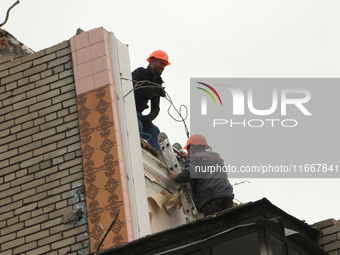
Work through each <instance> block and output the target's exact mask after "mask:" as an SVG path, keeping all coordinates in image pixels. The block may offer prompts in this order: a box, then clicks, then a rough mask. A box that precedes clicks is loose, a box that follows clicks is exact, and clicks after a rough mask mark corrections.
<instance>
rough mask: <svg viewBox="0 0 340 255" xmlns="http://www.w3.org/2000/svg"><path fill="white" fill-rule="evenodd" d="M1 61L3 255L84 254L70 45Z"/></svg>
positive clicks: (0, 210) (82, 199)
mask: <svg viewBox="0 0 340 255" xmlns="http://www.w3.org/2000/svg"><path fill="white" fill-rule="evenodd" d="M0 63H1V64H0V255H4V254H34V255H37V254H57V255H60V254H89V251H90V247H89V235H88V225H87V223H88V222H87V216H86V205H85V194H84V190H85V188H84V174H83V166H82V165H83V160H82V152H81V143H80V132H79V122H78V109H77V100H76V93H75V83H74V77H73V69H72V66H73V65H72V54H71V48H70V44H69V41H64V42H62V43H60V44H58V45H55V46H53V47H50V48H48V49H45V50H42V51H39V52H36V53H34V54H31V55H28V56H26V57H23V58H19V59H15V60H11V59H10V58H6V59H0Z"/></svg>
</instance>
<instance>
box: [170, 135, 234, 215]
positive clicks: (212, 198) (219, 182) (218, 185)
mask: <svg viewBox="0 0 340 255" xmlns="http://www.w3.org/2000/svg"><path fill="white" fill-rule="evenodd" d="M208 148H210V146H209V145H208V143H207V140H206V138H205V137H204V136H202V135H199V134H195V135H192V136H190V137H189V139H188V141H187V144H186V145H185V147H184V149H186V150H187V151H188V153H185V152H183V151H181V152H180V155H181V156H182V157H183V158H185V159H186V160H185V168H184V169H183V171H182V172H180V173H177V172H175V171H172V172H170V179H171V180H172V181H173V182H177V183H185V182H190V184H191V190H192V196H193V200H194V203H195V205H196V208H197V210H198V212H200V213H203V214H204V215H205V216H207V215H210V214H213V213H216V212H219V211H222V210H225V209H228V208H231V207H233V198H234V194H233V187H232V186H231V184H230V182H229V180H228V176H227V173H226V171H224V170H225V169H226V168H225V167H224V161H223V159H221V157H220V155H219V154H218V153H216V152H211V151H207V149H208Z"/></svg>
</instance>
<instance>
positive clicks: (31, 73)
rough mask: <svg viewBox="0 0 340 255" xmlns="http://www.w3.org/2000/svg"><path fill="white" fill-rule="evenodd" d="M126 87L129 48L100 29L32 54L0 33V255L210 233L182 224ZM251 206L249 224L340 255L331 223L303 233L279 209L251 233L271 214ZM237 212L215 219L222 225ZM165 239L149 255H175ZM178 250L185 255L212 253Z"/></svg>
mask: <svg viewBox="0 0 340 255" xmlns="http://www.w3.org/2000/svg"><path fill="white" fill-rule="evenodd" d="M14 45H16V46H14ZM132 89H133V86H132V82H131V68H130V62H129V53H128V47H127V46H126V45H125V44H123V43H121V42H120V41H119V40H117V38H116V37H115V35H114V34H113V33H110V32H107V31H106V30H105V29H104V28H96V29H93V30H90V31H88V32H85V33H81V34H79V35H76V36H74V37H72V38H71V39H70V40H66V41H64V42H61V43H60V44H57V45H55V46H52V47H50V48H47V49H44V50H41V51H38V52H33V51H32V50H30V49H29V48H28V47H26V46H24V45H23V44H21V43H20V42H19V41H18V40H17V39H16V38H15V37H14V36H12V35H10V34H9V33H7V32H6V33H5V34H2V35H0V255H10V254H34V255H36V254H50V255H52V254H53V255H64V254H90V253H95V252H96V251H99V252H104V253H106V254H116V253H117V254H120V253H119V252H122V250H118V249H126V250H127V251H130V250H131V249H132V250H133V249H136V247H135V246H134V245H136V242H137V244H138V245H140V243H138V242H143V240H145V241H146V242H149V241H151V242H152V244H153V242H154V241H152V240H151V239H145V238H152V237H153V236H156V237H157V235H158V237H162V235H164V236H166V235H167V234H170V235H171V234H175V232H167V231H176V230H169V229H177V228H178V229H181V230H183V231H184V232H183V233H186V232H185V231H186V230H185V229H186V228H188V232H187V233H191V235H192V236H193V238H192V239H185V238H183V240H182V241H181V245H182V246H183V247H184V246H185V242H187V243H190V242H192V241H194V239H195V240H196V241H197V240H198V239H197V238H198V237H197V238H196V237H194V236H195V235H194V233H195V228H200V226H207V228H210V227H209V226H210V224H215V223H214V221H216V220H214V218H207V219H203V220H200V221H199V222H196V223H195V222H193V223H189V224H186V215H185V214H184V213H183V208H181V207H180V199H179V197H178V195H177V187H176V185H175V184H174V183H172V182H171V181H170V179H169V176H168V170H167V169H166V165H165V163H164V160H163V158H162V155H161V154H160V153H159V152H157V151H156V150H154V149H153V148H151V147H150V146H149V144H147V143H146V142H144V141H141V140H140V138H139V133H138V125H137V118H136V112H135V103H134V97H133V93H129V92H131V90H132ZM170 139H171V138H170ZM249 207H250V208H251V209H252V210H253V211H254V214H252V215H247V217H248V218H247V223H249V221H252V222H255V223H256V224H257V225H256V226H260V228H263V227H266V226H269V225H270V227H272V224H274V223H275V222H276V223H277V222H279V223H277V224H281V225H280V227H282V224H283V225H284V223H287V222H288V224H289V228H290V229H294V226H292V225H294V224H295V225H296V229H295V231H297V232H299V231H300V232H301V231H307V232H308V231H310V232H311V233H312V234H310V235H309V234H308V233H307V234H304V235H302V237H303V238H305V237H306V236H307V237H308V238H307V237H306V238H307V239H308V242H312V243H313V245H315V247H321V248H320V249H319V248H318V249H319V250H318V252H319V253H317V254H322V253H321V252H322V251H321V249H323V250H324V251H326V252H327V253H329V254H333V255H339V251H340V224H339V222H338V221H335V220H327V221H324V222H321V223H318V224H316V225H315V226H308V225H307V224H305V223H301V224H300V223H298V222H299V221H298V220H297V219H294V220H292V219H291V218H290V217H291V216H289V217H288V216H287V215H286V214H284V213H282V212H281V211H280V212H279V213H272V214H273V215H272V216H273V217H271V218H275V217H276V216H282V217H284V218H289V219H288V220H284V221H283V223H282V222H281V221H280V220H277V221H275V222H274V223H268V224H267V225H266V224H263V225H261V224H259V223H257V220H259V221H261V220H262V221H263V220H264V219H266V220H268V218H266V217H262V218H261V217H258V216H257V215H258V214H257V213H255V212H258V211H259V210H260V209H259V208H262V207H264V208H265V211H264V212H266V214H270V212H271V210H272V211H274V212H276V211H277V209H276V208H275V207H274V206H271V205H270V204H268V203H267V202H266V201H262V202H259V203H253V204H252V205H250V206H249ZM237 210H239V211H238V212H239V213H242V212H243V211H244V210H245V209H244V207H243V209H242V207H240V208H237V207H236V209H235V211H236V212H237ZM268 211H269V212H268ZM239 213H235V212H232V211H231V212H228V213H225V215H222V216H221V215H220V216H218V217H220V218H218V219H222V218H223V217H225V218H228V217H229V221H230V222H232V221H233V220H232V219H235V220H236V219H237V217H240V214H239ZM230 217H231V218H230ZM249 217H250V220H249ZM218 219H217V221H218ZM221 222H223V221H219V222H218V224H221ZM216 224H217V223H216ZM229 227H232V226H231V225H228V226H227V225H226V228H229ZM222 228H223V226H222ZM274 228H275V227H274ZM306 229H307V230H306ZM164 231H165V232H164ZM218 231H220V232H221V231H222V229H221V228H219V229H218ZM222 232H223V231H222ZM155 233H160V234H155ZM162 233H163V234H162ZM164 233H165V234H164ZM197 233H200V231H197ZM209 233H210V234H211V235H213V234H214V233H213V231H212V230H211V231H210V232H209ZM226 233H227V232H226ZM259 233H260V232H259ZM261 233H262V232H261ZM280 233H281V232H280ZM151 234H153V235H151ZM215 234H216V233H215ZM149 235H151V236H149ZM148 236H149V237H148ZM163 238H164V237H163ZM206 238H208V237H206ZM228 238H229V237H228ZM284 238H285V237H284ZM284 238H283V237H282V238H281V239H284ZM209 240H210V239H209ZM261 240H262V241H263V240H264V239H261ZM166 241H167V240H165V239H164V240H163V239H162V242H161V243H162V244H163V246H162V247H163V248H162V247H161V248H160V247H159V246H158V247H157V251H158V253H161V252H164V251H165V249H167V250H173V249H175V248H176V245H177V244H176V243H174V242H170V241H171V240H168V241H169V243H168V244H167V242H166ZM262 241H261V242H262ZM155 242H156V241H155ZM291 242H293V243H294V240H293V241H292V240H289V241H288V243H289V244H290V243H291ZM144 246H145V245H144ZM144 246H143V245H142V246H140V247H144ZM292 246H294V247H295V243H294V244H292ZM115 247H121V248H115ZM151 247H152V246H151ZM185 247H186V248H185V249H187V250H183V254H209V253H204V252H207V251H208V252H211V254H218V253H213V252H212V250H210V248H209V249H206V248H204V249H205V250H204V251H201V248H198V249H197V251H196V250H190V249H188V248H187V246H185ZM200 247H201V246H200ZM115 249H116V250H115ZM129 249H130V250H129ZM162 249H163V251H162ZM155 250H156V247H155ZM198 250H199V251H198ZM295 250H296V251H297V252H298V251H300V250H302V251H301V254H314V253H313V252H311V251H309V250H308V249H307V250H306V249H303V248H301V249H300V248H296V249H295ZM305 250H306V251H305ZM283 251H284V252H285V253H284V252H283V253H282V254H295V253H291V252H290V251H289V249H285V250H283ZM173 252H174V251H173ZM185 252H187V253H185ZM202 252H203V253H202ZM304 252H306V253H304ZM308 252H309V253H308ZM146 253H149V254H153V252H152V250H148V251H147V250H145V254H146ZM121 254H124V253H121ZM125 254H128V253H125ZM130 254H131V253H130ZM141 254H143V253H141ZM172 254H176V253H175V252H174V253H172ZM259 254H273V253H272V251H271V250H270V249H269V250H267V249H264V248H261V249H260V253H259ZM296 254H300V253H296ZM315 254H316V253H315Z"/></svg>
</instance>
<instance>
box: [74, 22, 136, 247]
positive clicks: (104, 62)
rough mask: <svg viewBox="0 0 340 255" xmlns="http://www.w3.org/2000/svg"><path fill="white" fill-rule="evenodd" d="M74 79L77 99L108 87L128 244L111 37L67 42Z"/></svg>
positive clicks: (85, 36)
mask: <svg viewBox="0 0 340 255" xmlns="http://www.w3.org/2000/svg"><path fill="white" fill-rule="evenodd" d="M70 43H71V51H72V59H73V69H74V79H75V84H76V93H77V95H80V94H83V93H85V92H89V91H91V90H93V89H96V88H99V87H102V86H106V85H110V91H111V101H112V108H113V109H112V110H113V115H114V123H115V124H114V125H115V128H116V138H117V148H118V155H119V156H118V157H119V162H120V164H119V165H120V174H121V180H122V188H123V194H124V207H125V213H126V219H127V222H126V224H127V227H128V236H129V241H132V240H134V232H133V223H132V222H133V220H132V209H131V201H130V196H129V187H128V177H127V173H126V164H125V158H124V147H123V146H124V145H123V142H122V133H121V128H120V117H119V105H118V98H117V92H116V84H115V82H114V70H113V60H112V55H111V48H110V44H111V41H110V33H109V32H107V31H106V30H105V29H104V28H102V27H100V28H96V29H93V30H90V31H88V32H85V33H82V34H80V35H76V36H74V37H72V38H71V39H70Z"/></svg>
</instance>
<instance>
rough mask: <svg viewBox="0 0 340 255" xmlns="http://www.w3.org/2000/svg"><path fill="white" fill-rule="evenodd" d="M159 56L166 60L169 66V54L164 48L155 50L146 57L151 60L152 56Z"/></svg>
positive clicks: (158, 57)
mask: <svg viewBox="0 0 340 255" xmlns="http://www.w3.org/2000/svg"><path fill="white" fill-rule="evenodd" d="M152 57H153V58H157V59H161V60H164V61H166V65H167V66H169V65H170V62H169V56H168V54H166V53H165V51H162V50H155V51H154V52H152V53H151V54H150V56H149V57H148V58H147V59H146V60H147V61H148V62H150V58H152Z"/></svg>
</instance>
